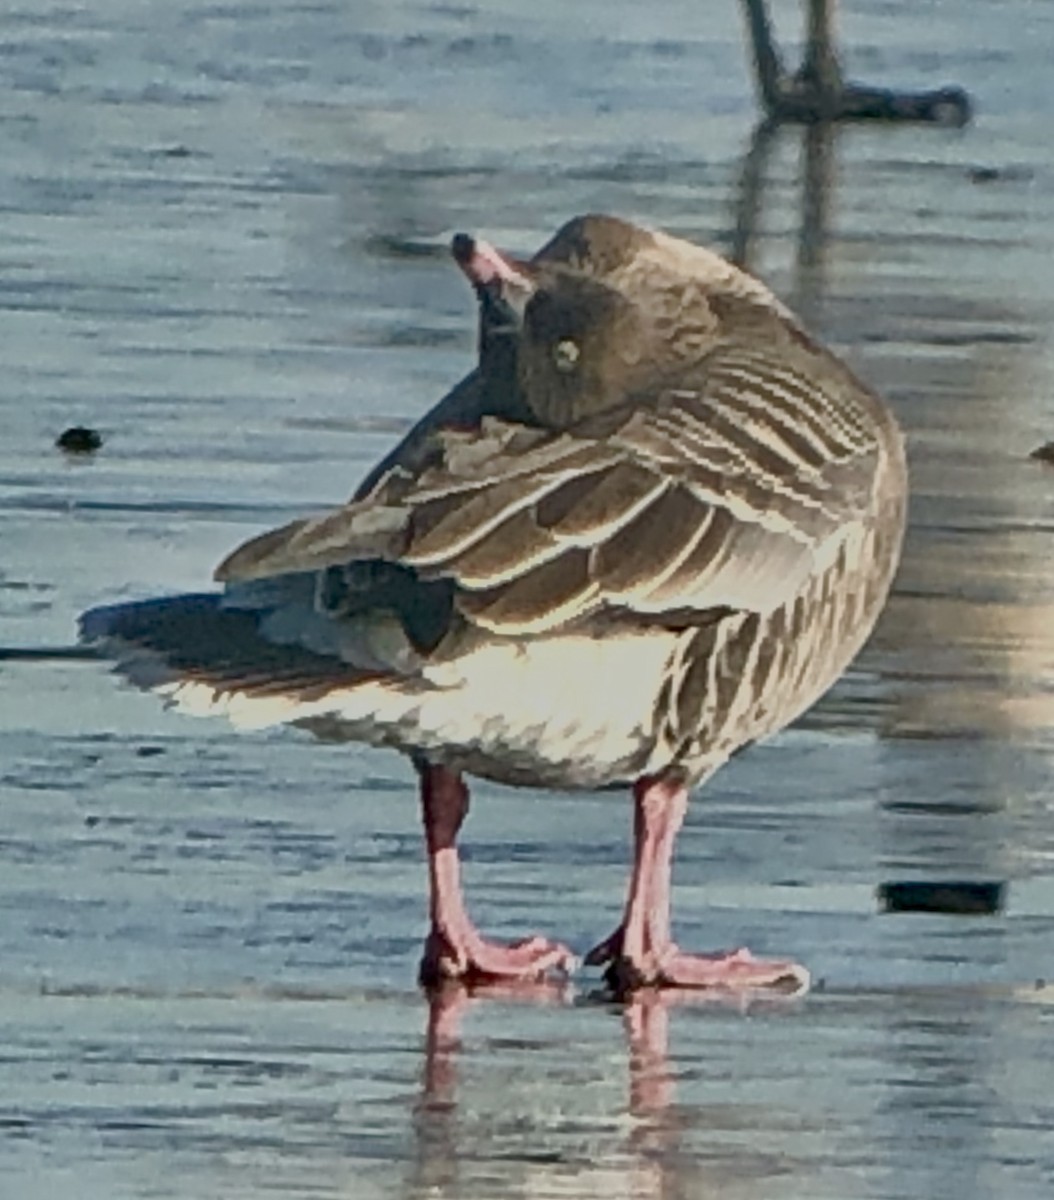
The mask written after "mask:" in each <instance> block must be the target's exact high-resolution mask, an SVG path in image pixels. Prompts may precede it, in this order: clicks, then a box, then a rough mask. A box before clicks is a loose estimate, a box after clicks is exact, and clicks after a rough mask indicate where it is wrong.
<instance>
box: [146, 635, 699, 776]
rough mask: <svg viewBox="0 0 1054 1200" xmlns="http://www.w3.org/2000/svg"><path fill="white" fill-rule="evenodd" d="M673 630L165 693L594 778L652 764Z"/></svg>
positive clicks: (242, 716)
mask: <svg viewBox="0 0 1054 1200" xmlns="http://www.w3.org/2000/svg"><path fill="white" fill-rule="evenodd" d="M675 640H676V635H674V634H671V633H670V632H668V631H666V630H658V629H657V630H648V631H642V632H638V633H634V634H631V635H620V636H615V637H608V638H604V639H593V638H586V637H577V636H564V637H554V638H544V639H538V640H536V641H531V642H527V643H522V644H517V643H515V642H512V641H496V642H492V643H489V644H487V645H484V646H482V647H480V648H478V649H476V650H473V651H471V652H470V653H467V654H465V655H464V656H462V657H459V658H458V659H456V660H454V661H452V662H449V663H444V664H439V665H437V666H434V667H429V668H426V669H425V671H424V679H425V681H426V683H427V684H430V685H432V686H431V687H427V688H422V687H421V685H420V681H418V682H416V684H414V685H411V684H409V683H403V682H401V681H399V680H384V681H372V682H369V683H366V684H362V685H359V686H357V687H354V688H345V689H335V690H333V691H331V692H329V693H328V694H327V695H325V696H323V697H320V698H318V699H312V700H308V701H305V700H301V699H297V698H295V697H289V696H266V697H253V696H251V695H245V694H241V693H229V694H227V695H220V696H217V695H216V694H215V693H214V692H213V691H212V690H211V689H210V688H207V687H204V686H203V685H201V684H196V683H183V684H179V685H177V686H175V687H173V688H171V689H168V691H169V695H170V697H171V699H172V701H173V702H174V703H175V704H176V705H177V706H178V707H179V708H181V709H183V710H185V711H189V712H192V713H195V714H197V715H220V714H223V715H226V716H228V717H229V718H230V719H231V720H232V721H233V722H234V723H235V724H236V725H240V726H245V727H261V726H266V725H276V724H284V723H295V724H297V725H301V726H305V727H307V728H309V729H312V730H314V731H315V732H318V733H320V734H322V735H324V736H327V737H334V738H341V739H348V740H354V741H363V742H368V743H370V744H372V745H378V746H391V747H393V748H397V749H400V750H403V751H408V752H418V753H421V754H423V755H425V756H426V757H429V758H432V759H434V760H435V761H440V762H443V763H446V764H448V765H450V766H452V767H457V768H461V769H464V770H467V771H469V772H471V773H473V774H477V775H483V776H486V777H487V778H491V779H495V780H498V781H499V782H505V783H514V784H529V785H534V786H551V787H565V788H566V787H582V788H595V787H601V786H604V785H606V784H610V783H616V782H622V781H625V780H628V779H632V778H634V777H635V776H636V775H638V774H641V773H642V772H645V771H648V770H652V769H655V767H656V766H658V765H662V764H654V763H652V761H651V755H652V751H653V747H654V725H655V720H654V715H653V706H654V703H655V698H656V696H657V695H658V692H659V689H660V687H661V685H662V679H663V675H664V672H665V670H666V669H667V666H668V663H669V659H670V655H671V652H672V650H673V647H674V643H675Z"/></svg>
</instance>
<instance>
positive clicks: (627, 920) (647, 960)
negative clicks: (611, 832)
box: [586, 776, 809, 993]
mask: <svg viewBox="0 0 1054 1200" xmlns="http://www.w3.org/2000/svg"><path fill="white" fill-rule="evenodd" d="M633 801H634V812H633V835H634V836H633V871H632V874H631V876H630V887H629V896H628V898H627V901H626V911H625V915H624V917H623V919H622V924H621V925H620V926H619V927H618V929H616V930H615V932H614V933H613V934H612V935H611V936H610V937H608V938H606V939H605V940H604V941H603V942H601V943H600V944H599V945H598V946H596V947H595V948H594V949H593V950H591V951H590V952H589V954H588V955H587V956H586V962H587V963H590V964H593V965H598V964H600V963H605V962H606V963H610V966H609V967H608V971H607V979H608V982H609V983H610V984H611V986H612V987H613V988H614V989H615V991H616V992H620V993H622V992H627V991H631V990H633V989H634V988H638V987H647V986H653V987H687V988H721V989H724V990H729V989H750V988H762V987H777V988H781V989H784V990H787V991H804V990H805V989H806V988H807V987H808V984H809V974H808V972H807V971H806V970H805V968H804V967H801V966H799V965H798V964H797V963H795V962H791V961H790V960H788V959H764V958H755V957H754V956H753V955H752V954H751V953H750V951H749V950H746V949H740V950H733V951H724V952H721V953H718V954H686V953H685V952H684V951H682V950H681V949H680V947H678V945H677V944H676V942H674V941H673V939H672V937H671V935H670V867H671V863H672V860H673V847H674V842H675V841H676V838H677V833H678V831H679V830H680V828H681V824H682V822H683V821H684V814H685V810H686V808H687V806H688V790H687V788H685V787H684V785H683V784H682V783H680V782H677V781H674V780H668V779H663V778H662V777H661V776H658V777H648V776H646V777H645V778H643V779H640V780H638V781H637V783H636V784H635V785H634V788H633Z"/></svg>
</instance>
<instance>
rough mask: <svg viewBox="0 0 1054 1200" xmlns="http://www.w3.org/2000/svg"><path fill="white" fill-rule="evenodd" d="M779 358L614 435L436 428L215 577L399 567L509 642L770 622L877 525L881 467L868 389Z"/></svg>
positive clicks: (620, 423) (643, 401) (660, 407)
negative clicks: (363, 490) (589, 625)
mask: <svg viewBox="0 0 1054 1200" xmlns="http://www.w3.org/2000/svg"><path fill="white" fill-rule="evenodd" d="M786 351H787V348H786V346H779V347H776V348H775V350H774V352H773V355H772V358H771V361H769V359H768V358H766V357H765V356H764V355H759V353H758V352H757V351H756V350H753V349H752V350H749V351H743V352H738V351H736V350H735V348H731V349H729V350H727V351H726V352H725V353H724V354H723V356H721V357H717V356H715V357H713V358H712V360H710V361H708V362H706V363H704V364H702V365H701V366H700V367H699V368H697V370H696V371H695V373H694V375H693V377H691V378H688V379H685V380H682V381H678V382H679V384H681V386H678V387H676V388H670V387H666V388H663V389H662V390H660V391H657V392H656V393H655V394H654V395H651V396H645V397H640V396H635V397H633V399H632V404H630V403H627V406H626V409H625V411H624V413H623V414H622V415H621V417H620V416H618V415H617V414H616V415H615V416H614V417H612V415H611V414H606V415H605V418H604V421H603V429H602V430H599V429H597V430H596V431H594V429H593V428H592V427H591V426H590V425H589V424H586V423H583V425H582V427H581V428H579V429H576V430H572V431H571V432H569V433H568V432H564V433H560V434H552V433H549V434H545V433H544V432H540V431H538V430H536V429H531V430H526V429H524V427H522V426H516V425H509V424H506V423H504V422H501V421H498V420H488V421H487V422H485V423H484V425H483V427H481V429H480V430H478V431H476V432H467V433H466V432H458V433H451V432H447V433H443V432H440V433H438V434H436V435H435V437H436V445H437V448H438V453H436V454H434V455H433V456H432V457H431V460H430V465H429V467H428V468H427V469H426V470H425V471H424V472H423V473H422V474H421V475H420V476H419V477H418V478H417V479H416V480H415V479H409V478H399V479H398V480H397V481H396V483H393V484H392V486H387V485H386V484H384V483H381V484H380V485H378V487H377V488H376V489H375V490H374V492H373V493H372V494H371V496H370V497H368V498H367V499H364V500H360V501H356V502H353V503H351V504H349V505H346V506H345V507H344V508H342V509H339V510H336V511H335V512H334V513H331V514H329V515H327V516H325V517H323V518H321V519H318V520H315V521H305V522H298V523H296V524H294V525H291V526H286V527H285V529H283V530H278V531H274V532H273V533H270V534H265V535H264V536H263V537H262V538H258V539H256V540H255V541H253V542H250V543H248V544H247V545H246V546H244V547H242V548H241V549H240V550H238V551H236V552H235V553H234V554H233V555H232V556H231V557H230V558H229V559H227V561H226V562H225V563H224V564H223V565H222V566H221V567H220V569H219V571H218V572H217V577H218V578H220V579H223V580H225V581H228V582H233V581H237V580H240V579H247V578H259V577H260V576H261V575H267V574H269V573H283V572H297V571H316V570H320V569H322V568H325V567H328V566H334V565H338V564H340V563H345V562H348V561H349V560H356V559H362V558H367V559H368V558H379V559H383V560H388V561H398V562H401V563H403V564H405V565H406V566H409V567H411V568H413V569H414V570H416V571H417V573H418V574H419V576H420V577H421V578H422V579H435V578H446V579H449V580H451V581H452V582H453V584H454V587H455V593H454V607H455V609H456V610H458V611H459V612H461V613H462V615H463V616H464V617H465V618H467V619H468V620H469V621H470V622H472V623H474V624H478V625H479V626H481V627H483V628H486V629H489V630H491V631H493V632H495V633H500V634H506V635H510V636H518V635H527V634H537V633H541V632H545V631H549V630H552V629H555V628H558V627H561V626H564V625H566V624H568V623H570V622H572V621H575V620H579V619H581V618H585V617H588V616H591V615H593V614H596V613H598V612H600V611H602V610H604V609H611V610H618V611H620V612H622V613H626V612H639V613H641V614H642V615H643V614H647V615H648V616H649V618H651V619H654V618H655V617H657V616H661V614H662V612H663V611H669V612H670V613H676V614H678V617H677V619H678V620H679V621H683V618H684V614H685V612H686V611H697V612H699V613H700V614H702V613H704V612H706V611H709V610H712V609H715V608H731V609H739V610H745V611H753V612H768V611H771V610H772V609H773V608H775V607H777V606H778V605H780V604H782V603H784V602H785V601H786V600H787V599H788V598H789V597H790V596H792V595H793V594H794V593H795V592H796V591H797V590H798V588H799V586H800V585H801V584H802V582H803V581H804V580H805V579H806V578H807V577H808V576H809V575H810V574H811V573H813V572H814V571H816V570H817V569H818V566H819V565H820V563H821V560H822V559H825V558H828V557H829V556H830V554H832V553H833V552H834V549H833V546H834V544H835V543H837V542H839V541H840V539H841V538H842V536H844V534H845V530H846V528H847V527H849V526H853V525H854V524H855V523H856V522H859V521H860V520H863V519H866V514H867V511H868V506H869V504H870V499H871V495H872V491H873V486H874V478H875V471H876V464H877V461H878V456H879V453H880V451H879V448H878V445H877V437H876V435H875V431H874V429H873V422H871V421H869V420H868V414H867V413H866V412H863V411H862V406H864V405H865V404H866V396H867V394H866V393H864V391H863V389H862V388H861V387H860V385H858V384H856V382H855V380H853V379H852V377H851V376H848V374H847V373H843V374H841V375H839V374H838V373H837V372H833V371H831V370H830V369H828V372H827V376H826V377H825V379H824V384H823V385H822V386H818V385H817V384H816V382H815V381H814V379H813V378H811V377H810V376H811V375H814V374H816V372H815V363H811V364H805V365H811V367H812V368H813V370H812V371H811V372H810V373H809V374H807V373H806V371H805V370H804V367H803V369H798V370H796V369H795V364H794V360H793V356H791V360H790V366H788V355H787V352H786ZM821 376H822V373H821ZM860 397H863V399H861V398H860ZM802 414H805V415H804V416H803V415H802ZM593 424H594V425H596V422H594V423H593ZM829 543H830V544H829Z"/></svg>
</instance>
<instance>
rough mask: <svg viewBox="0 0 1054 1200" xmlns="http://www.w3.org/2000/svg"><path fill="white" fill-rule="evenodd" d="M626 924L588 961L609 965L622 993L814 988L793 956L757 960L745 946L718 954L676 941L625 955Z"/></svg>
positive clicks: (609, 973)
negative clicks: (691, 948)
mask: <svg viewBox="0 0 1054 1200" xmlns="http://www.w3.org/2000/svg"><path fill="white" fill-rule="evenodd" d="M624 936H625V935H624V933H623V929H622V926H621V925H620V926H619V927H618V929H616V930H615V932H614V933H612V934H611V935H610V937H607V938H605V939H604V940H603V941H602V942H600V943H599V944H598V945H596V946H594V947H593V949H592V950H590V951H589V953H588V954H587V955H586V957H585V962H586V965H587V966H591V967H597V966H602V965H603V964H605V963H607V964H609V966H608V969H607V971H606V972H605V978H606V979H607V981H608V983H609V984H610V985H611V987H612V988H613V989H614V990H615V991H616V992H617V993H619V994H620V995H621V994H623V993H626V992H630V991H634V990H635V989H636V988H641V987H659V988H678V987H679V988H697V989H703V988H712V989H716V990H721V991H750V990H753V989H756V988H771V989H775V990H776V991H780V992H785V993H789V994H797V993H800V992H806V991H808V990H809V972H808V971H807V970H806V969H805V967H803V966H801V965H800V964H799V963H796V962H793V961H792V960H791V959H789V958H756V957H755V956H754V955H753V954H751V952H750V951H749V950H747V949H746V948H745V947H744V948H741V949H739V950H725V951H721V952H719V953H717V954H685V953H684V952H683V951H682V950H681V949H680V947H678V946H677V945H676V944H675V943H673V942H668V943H667V944H666V945H665V946H664V947H663V948H662V949H661V950H659V949H657V948H656V947H654V946H649V945H647V942H648V939H647V938H645V948H644V951H643V953H642V954H641V955H639V956H633V957H631V956H628V955H625V954H623V951H622V945H623V941H624Z"/></svg>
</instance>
